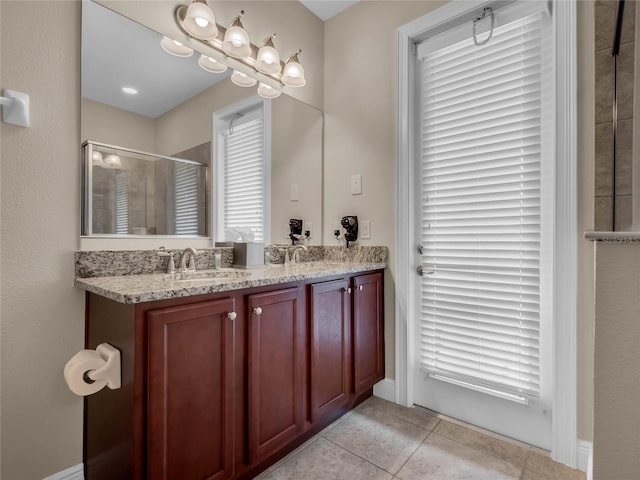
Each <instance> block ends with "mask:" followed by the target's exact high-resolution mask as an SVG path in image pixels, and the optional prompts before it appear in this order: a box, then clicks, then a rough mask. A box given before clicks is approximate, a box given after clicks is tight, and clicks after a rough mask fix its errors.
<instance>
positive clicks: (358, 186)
mask: <svg viewBox="0 0 640 480" xmlns="http://www.w3.org/2000/svg"><path fill="white" fill-rule="evenodd" d="M360 194H362V175H359V174H357V175H351V195H360Z"/></svg>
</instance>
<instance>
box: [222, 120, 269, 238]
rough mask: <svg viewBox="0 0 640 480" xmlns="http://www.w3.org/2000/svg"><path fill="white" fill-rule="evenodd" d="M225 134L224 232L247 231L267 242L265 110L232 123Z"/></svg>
mask: <svg viewBox="0 0 640 480" xmlns="http://www.w3.org/2000/svg"><path fill="white" fill-rule="evenodd" d="M229 123H230V126H229V127H228V128H227V129H226V130H225V131H224V132H223V138H224V150H223V159H222V161H223V175H224V184H223V189H224V193H223V208H222V211H221V213H222V215H223V230H224V232H226V231H227V230H228V229H229V228H238V227H245V228H246V227H248V228H250V229H251V230H252V231H253V234H254V241H256V242H263V241H264V239H265V209H266V207H265V198H266V197H265V146H264V145H265V139H264V121H263V116H262V109H261V108H260V109H259V110H255V111H253V112H251V114H247V115H246V116H245V117H241V118H239V119H237V120H232V121H231V122H229Z"/></svg>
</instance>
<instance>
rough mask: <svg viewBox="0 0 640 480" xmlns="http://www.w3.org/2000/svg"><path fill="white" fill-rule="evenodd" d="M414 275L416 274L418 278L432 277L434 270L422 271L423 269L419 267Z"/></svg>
mask: <svg viewBox="0 0 640 480" xmlns="http://www.w3.org/2000/svg"><path fill="white" fill-rule="evenodd" d="M416 273H417V274H418V276H420V277H424V276H425V275H433V274H434V273H435V271H434V270H426V271H425V269H424V267H422V265H421V266H419V267H418V268H416Z"/></svg>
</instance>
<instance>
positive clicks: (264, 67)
mask: <svg viewBox="0 0 640 480" xmlns="http://www.w3.org/2000/svg"><path fill="white" fill-rule="evenodd" d="M281 68H282V67H281V66H280V55H279V54H278V51H277V50H276V49H275V48H273V47H271V46H269V45H264V46H262V47H260V50H258V56H257V58H256V69H257V70H258V71H259V72H262V73H266V74H271V73H280V70H281Z"/></svg>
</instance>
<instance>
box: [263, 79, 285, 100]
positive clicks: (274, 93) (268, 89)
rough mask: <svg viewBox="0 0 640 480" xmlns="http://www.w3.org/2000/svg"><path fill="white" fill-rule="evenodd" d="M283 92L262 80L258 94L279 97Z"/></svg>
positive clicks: (264, 96)
mask: <svg viewBox="0 0 640 480" xmlns="http://www.w3.org/2000/svg"><path fill="white" fill-rule="evenodd" d="M281 94H282V92H281V91H280V90H277V89H275V88H272V87H270V86H269V85H267V84H266V83H262V82H260V86H259V87H258V95H260V96H261V97H263V98H278V97H279V96H280V95H281Z"/></svg>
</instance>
